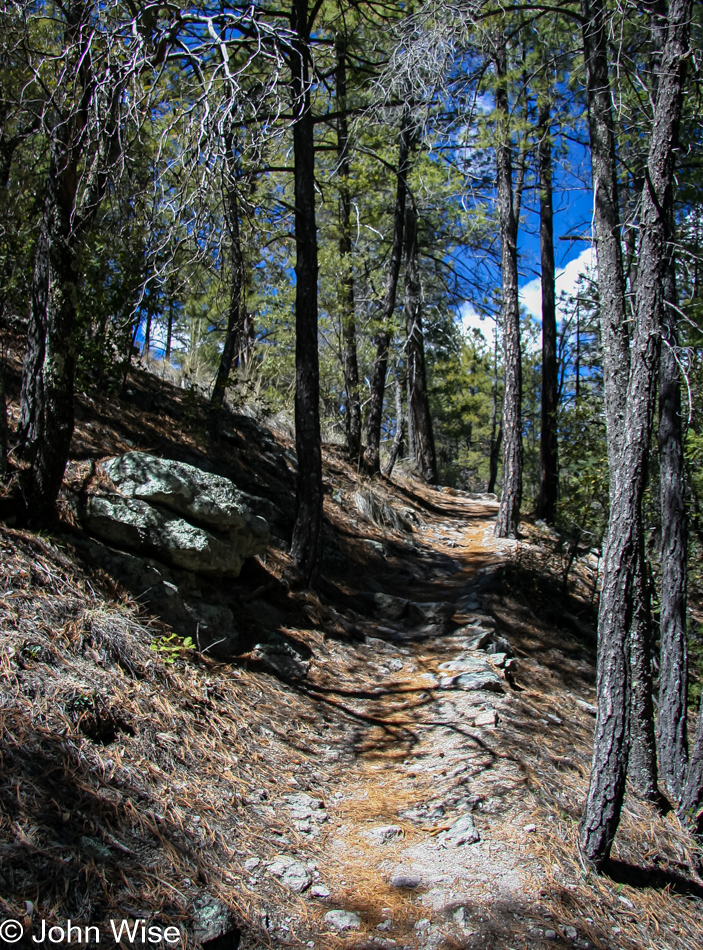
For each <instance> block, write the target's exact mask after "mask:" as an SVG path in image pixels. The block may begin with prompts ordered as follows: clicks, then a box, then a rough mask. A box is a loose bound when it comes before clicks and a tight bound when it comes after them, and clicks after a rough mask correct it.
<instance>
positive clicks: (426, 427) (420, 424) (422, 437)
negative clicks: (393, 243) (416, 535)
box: [405, 201, 437, 485]
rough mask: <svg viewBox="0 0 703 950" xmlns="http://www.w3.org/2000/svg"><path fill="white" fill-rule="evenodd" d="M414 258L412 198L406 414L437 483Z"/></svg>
mask: <svg viewBox="0 0 703 950" xmlns="http://www.w3.org/2000/svg"><path fill="white" fill-rule="evenodd" d="M421 296H422V294H421V286H420V274H419V268H418V261H417V210H416V208H415V204H414V202H413V201H411V202H410V204H409V206H408V208H407V209H406V212H405V330H406V334H407V338H406V341H405V354H406V360H407V367H408V417H409V418H410V419H412V429H413V437H414V438H413V441H414V443H415V446H414V447H415V461H416V462H417V467H418V470H419V472H420V474H421V475H422V477H423V478H424V479H425V481H426V482H428V483H429V484H430V485H434V484H436V483H437V458H436V455H435V445H434V433H433V431H432V416H431V414H430V402H429V397H428V394H427V374H426V370H425V343H424V337H423V332H422V299H421Z"/></svg>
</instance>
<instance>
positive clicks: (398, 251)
mask: <svg viewBox="0 0 703 950" xmlns="http://www.w3.org/2000/svg"><path fill="white" fill-rule="evenodd" d="M411 135H412V128H411V123H410V110H409V109H408V108H407V107H405V108H404V109H403V117H402V120H401V128H400V143H399V146H398V173H397V186H396V197H395V211H394V215H393V244H392V247H391V258H390V261H389V264H388V273H387V275H386V288H385V294H384V297H383V306H382V308H381V315H380V318H379V324H380V329H379V331H378V333H377V334H376V359H375V361H374V366H373V373H372V376H371V393H370V396H369V408H368V413H367V416H366V450H365V452H364V464H365V467H366V470H367V471H368V473H369V474H370V475H375V474H377V473H378V472H379V471H380V464H381V454H380V453H381V423H382V421H383V396H384V393H385V389H386V371H387V368H388V348H389V346H390V342H391V330H390V326H391V318H392V316H393V311H394V310H395V298H396V292H397V289H398V276H399V274H400V264H401V261H402V258H403V231H404V229H405V201H406V196H407V178H408V162H409V155H410V138H411Z"/></svg>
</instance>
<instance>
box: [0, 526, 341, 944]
mask: <svg viewBox="0 0 703 950" xmlns="http://www.w3.org/2000/svg"><path fill="white" fill-rule="evenodd" d="M0 549H1V550H2V561H3V567H4V576H3V580H2V586H1V588H0V590H1V594H0V662H1V666H0V671H1V672H0V683H1V686H2V693H1V697H2V698H1V702H0V737H1V740H0V741H1V742H2V772H1V773H0V774H1V778H0V855H1V856H2V861H1V867H2V871H1V872H0V875H2V879H1V880H0V886H2V893H3V894H4V897H2V898H0V901H2V907H3V910H4V911H5V912H6V913H7V914H8V915H10V916H20V917H21V916H23V915H24V913H25V901H31V902H32V904H33V906H34V914H35V916H36V917H38V918H42V917H43V918H45V919H47V920H48V921H51V922H57V921H59V920H61V919H66V918H71V919H72V920H74V921H76V920H84V921H86V922H88V921H89V922H91V923H99V922H100V921H103V920H108V919H110V918H111V917H123V916H125V914H127V913H128V912H129V913H134V914H139V915H140V916H147V917H153V918H154V919H155V920H158V921H161V922H164V923H169V924H170V923H175V924H181V923H184V922H185V921H187V920H188V919H189V918H190V916H191V914H192V907H193V905H194V903H195V901H196V899H197V898H198V896H199V895H200V896H202V894H203V892H207V893H208V894H210V895H212V896H215V897H219V898H220V899H222V900H223V901H224V902H225V903H226V904H228V905H229V906H230V907H231V908H232V909H233V910H234V911H235V912H236V914H237V917H238V919H239V920H240V921H243V922H249V923H250V924H251V926H252V927H253V928H254V929H260V928H259V927H258V923H259V912H260V909H261V904H262V896H263V898H264V899H266V898H267V897H268V899H269V900H271V902H272V903H273V905H274V908H275V907H276V905H277V904H278V905H279V906H280V908H281V909H282V908H283V907H284V906H285V904H286V903H289V902H290V897H289V896H288V895H286V896H283V895H282V894H280V893H278V891H281V888H279V887H278V885H277V884H275V883H274V882H273V881H272V880H271V881H270V882H269V883H268V884H265V885H264V886H263V887H259V888H258V889H254V888H252V887H250V886H249V884H248V883H247V882H248V879H249V877H250V874H249V873H248V872H245V871H244V869H243V864H244V861H245V860H246V859H247V858H248V857H251V856H259V857H261V858H262V859H263V860H266V859H267V858H269V857H271V855H272V854H273V853H275V852H276V851H277V850H279V851H280V850H286V849H287V848H288V847H291V846H292V847H294V846H295V844H296V842H295V841H294V840H292V836H291V835H292V834H293V836H294V834H295V833H294V832H293V833H292V832H291V828H290V825H289V823H288V822H287V821H285V820H281V819H278V818H276V817H272V816H270V815H261V814H259V813H258V812H257V811H256V808H255V807H251V806H252V804H253V803H257V804H258V801H259V798H260V796H261V793H262V792H263V797H264V798H266V797H268V796H270V797H271V799H274V800H275V799H276V798H280V797H281V796H282V795H283V794H285V793H286V791H288V792H294V791H296V790H297V788H298V785H297V784H294V783H295V782H296V779H295V776H296V774H297V775H298V777H299V778H300V777H301V773H303V774H304V773H305V772H306V770H308V771H309V770H311V769H312V768H313V766H314V767H315V768H316V769H317V770H318V776H319V778H320V779H322V780H323V782H324V775H323V774H320V772H319V770H320V769H322V770H323V772H324V770H325V758H324V754H322V753H321V751H320V749H319V744H320V739H319V738H318V733H320V732H321V731H322V730H320V729H319V728H315V726H316V725H317V723H316V715H315V712H314V708H311V705H310V703H309V702H306V701H304V700H303V699H301V698H299V697H298V696H296V694H295V693H291V692H290V691H288V690H286V689H285V688H283V687H282V686H281V685H279V684H277V682H276V681H275V680H272V679H271V678H270V677H267V676H263V675H256V674H254V673H247V672H246V671H241V670H235V669H233V668H232V667H231V666H228V665H225V664H217V663H215V662H213V661H210V660H208V659H206V658H200V657H196V656H194V655H193V654H188V655H187V656H186V655H184V657H183V659H179V660H178V661H177V662H175V663H173V664H168V663H165V662H164V660H163V659H162V657H161V656H160V655H159V654H158V653H155V652H154V651H153V650H152V649H150V647H151V645H152V643H154V642H158V640H159V638H160V637H161V636H162V635H163V634H164V633H165V632H168V631H167V628H165V627H163V626H162V625H160V624H158V623H156V622H149V621H148V620H147V618H144V617H142V616H140V614H139V612H138V610H137V608H136V606H135V605H133V604H130V603H128V602H123V603H118V602H112V603H110V602H109V601H108V600H106V599H105V598H106V594H105V591H103V590H100V589H97V588H96V586H95V579H94V578H89V577H88V576H86V575H85V574H84V573H83V572H82V570H81V569H80V568H79V567H78V565H77V564H76V563H75V562H74V561H73V560H72V558H71V556H70V552H67V551H61V550H60V549H59V548H58V547H57V546H56V545H55V544H54V543H52V542H51V540H50V539H42V538H37V537H36V536H33V535H31V534H28V533H25V532H20V531H13V530H11V529H6V528H0ZM277 833H278V834H279V835H281V836H283V837H282V838H281V837H279V839H278V843H277V839H276V835H277ZM283 838H287V839H288V841H287V842H286V841H284V840H283ZM87 839H90V840H87ZM298 843H300V842H298ZM105 848H107V849H109V850H108V851H104V850H102V851H101V849H105ZM307 850H310V845H309V844H308V845H307ZM271 889H272V890H271ZM267 890H268V894H267ZM297 903H300V902H297ZM275 916H276V911H275V909H274V910H273V911H272V917H274V918H275Z"/></svg>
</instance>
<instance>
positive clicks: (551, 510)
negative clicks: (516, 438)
mask: <svg viewBox="0 0 703 950" xmlns="http://www.w3.org/2000/svg"><path fill="white" fill-rule="evenodd" d="M549 119H550V115H549V102H548V101H547V102H544V103H542V104H541V105H540V109H539V117H538V124H539V130H540V139H539V148H538V163H539V185H540V190H539V244H540V257H541V262H542V406H541V429H540V443H539V469H540V481H539V495H538V497H537V511H536V514H537V517H538V518H542V519H543V520H544V521H546V522H547V524H553V523H554V517H555V514H556V505H557V494H558V489H559V458H558V446H557V408H558V402H557V400H558V386H559V376H558V364H557V312H556V297H555V290H554V280H555V268H554V210H553V206H552V139H551V128H550V122H549Z"/></svg>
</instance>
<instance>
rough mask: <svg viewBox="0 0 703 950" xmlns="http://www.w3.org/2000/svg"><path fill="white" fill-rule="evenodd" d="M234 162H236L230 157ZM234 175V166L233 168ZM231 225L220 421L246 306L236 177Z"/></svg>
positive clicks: (216, 402)
mask: <svg viewBox="0 0 703 950" xmlns="http://www.w3.org/2000/svg"><path fill="white" fill-rule="evenodd" d="M232 146H233V142H232V140H231V138H230V139H229V141H228V142H227V143H226V147H227V152H228V157H229V156H231V154H232ZM228 164H230V165H232V164H233V163H232V162H229V161H228ZM230 174H232V175H234V174H235V170H234V168H230ZM226 187H227V225H228V230H229V237H230V267H231V273H230V298H229V309H228V312H227V327H226V329H225V342H224V345H223V347H222V354H221V356H220V365H219V366H218V367H217V376H216V377H215V385H214V386H213V388H212V394H211V396H210V409H209V414H210V417H211V420H212V421H213V422H214V423H216V421H217V419H218V417H219V416H220V413H221V412H222V406H223V405H224V401H225V392H226V390H227V384H228V382H229V377H230V373H231V372H232V368H233V367H235V366H236V365H237V364H238V362H239V359H238V356H239V348H240V344H241V335H242V323H243V310H244V255H243V254H242V241H241V227H240V221H239V198H238V196H237V185H236V182H235V181H234V180H230V181H229V182H228V183H227V186H226Z"/></svg>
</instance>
